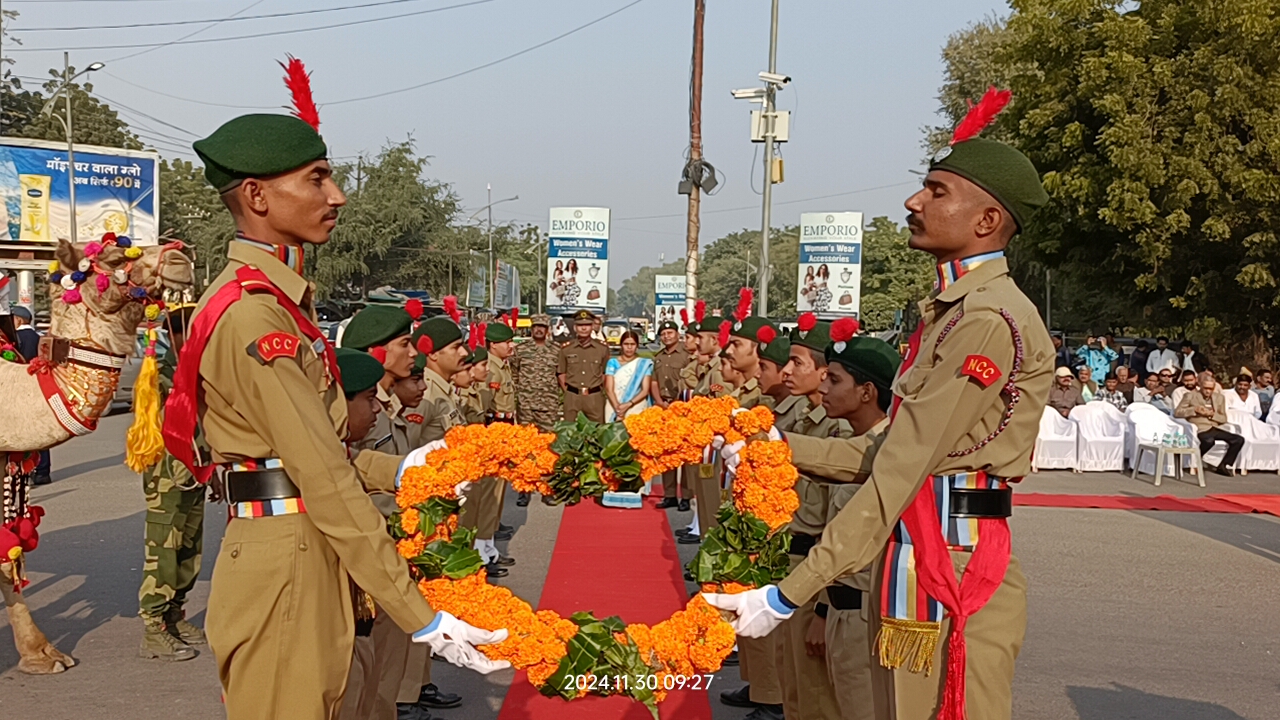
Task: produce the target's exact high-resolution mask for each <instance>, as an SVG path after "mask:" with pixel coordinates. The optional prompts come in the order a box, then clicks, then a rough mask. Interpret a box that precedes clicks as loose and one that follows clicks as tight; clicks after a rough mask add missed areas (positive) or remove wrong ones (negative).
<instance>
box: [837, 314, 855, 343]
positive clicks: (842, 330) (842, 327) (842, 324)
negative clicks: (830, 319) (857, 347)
mask: <svg viewBox="0 0 1280 720" xmlns="http://www.w3.org/2000/svg"><path fill="white" fill-rule="evenodd" d="M859 327H861V326H860V325H859V324H858V321H857V320H855V319H853V318H847V317H846V318H840V319H839V320H837V321H835V322H834V323H832V324H831V342H848V341H849V340H851V339H852V338H853V336H854V335H857V334H858V328H859Z"/></svg>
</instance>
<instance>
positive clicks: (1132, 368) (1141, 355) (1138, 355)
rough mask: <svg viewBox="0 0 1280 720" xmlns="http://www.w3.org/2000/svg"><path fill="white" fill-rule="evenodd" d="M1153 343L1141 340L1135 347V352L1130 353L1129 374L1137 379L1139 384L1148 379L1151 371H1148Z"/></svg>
mask: <svg viewBox="0 0 1280 720" xmlns="http://www.w3.org/2000/svg"><path fill="white" fill-rule="evenodd" d="M1150 348H1151V345H1150V344H1149V343H1148V342H1147V341H1146V340H1139V341H1138V344H1137V345H1136V346H1135V347H1134V348H1133V353H1131V354H1130V355H1129V362H1128V364H1127V365H1128V368H1129V375H1130V377H1132V378H1133V379H1134V380H1136V381H1137V383H1138V385H1139V386H1141V385H1142V383H1144V382H1146V381H1147V376H1148V375H1150V374H1151V373H1149V372H1147V358H1148V357H1150V356H1151V349H1150Z"/></svg>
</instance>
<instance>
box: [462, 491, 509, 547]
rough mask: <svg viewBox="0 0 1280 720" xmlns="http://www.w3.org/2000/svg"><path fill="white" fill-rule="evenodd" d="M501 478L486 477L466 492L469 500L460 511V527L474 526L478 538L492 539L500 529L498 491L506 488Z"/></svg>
mask: <svg viewBox="0 0 1280 720" xmlns="http://www.w3.org/2000/svg"><path fill="white" fill-rule="evenodd" d="M502 485H503V483H502V481H501V480H498V479H496V478H484V479H482V480H480V481H479V482H474V483H472V484H471V488H470V489H468V490H467V492H466V498H467V501H466V502H464V503H463V504H462V510H461V511H459V513H458V527H464V528H474V529H475V531H476V539H477V540H491V539H492V538H493V533H494V532H495V531H496V530H497V529H498V512H499V509H498V499H499V497H498V494H497V493H498V492H501V491H502V490H503V489H504V488H503V487H502Z"/></svg>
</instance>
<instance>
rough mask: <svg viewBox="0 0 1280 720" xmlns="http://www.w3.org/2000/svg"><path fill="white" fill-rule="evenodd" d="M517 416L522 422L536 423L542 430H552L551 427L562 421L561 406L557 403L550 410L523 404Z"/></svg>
mask: <svg viewBox="0 0 1280 720" xmlns="http://www.w3.org/2000/svg"><path fill="white" fill-rule="evenodd" d="M516 418H517V419H518V420H519V421H520V423H521V424H532V425H536V426H537V427H538V429H539V430H541V431H542V432H551V428H553V427H555V424H556V423H558V422H560V406H559V404H558V403H557V404H556V406H555V407H553V408H552V409H550V410H534V409H533V408H530V407H525V406H522V407H521V408H520V410H519V412H518V413H517V415H516Z"/></svg>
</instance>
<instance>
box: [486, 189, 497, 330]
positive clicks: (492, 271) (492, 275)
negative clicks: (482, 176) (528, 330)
mask: <svg viewBox="0 0 1280 720" xmlns="http://www.w3.org/2000/svg"><path fill="white" fill-rule="evenodd" d="M484 189H485V191H486V192H487V193H488V197H489V205H488V206H487V207H488V210H489V303H488V305H489V308H490V309H493V296H494V293H495V292H496V291H497V287H498V268H497V267H496V266H495V265H494V264H493V185H492V184H491V183H485V184H484Z"/></svg>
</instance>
